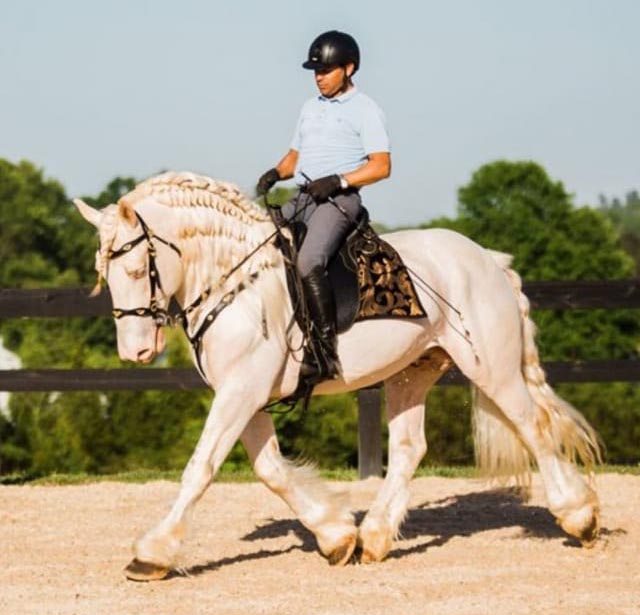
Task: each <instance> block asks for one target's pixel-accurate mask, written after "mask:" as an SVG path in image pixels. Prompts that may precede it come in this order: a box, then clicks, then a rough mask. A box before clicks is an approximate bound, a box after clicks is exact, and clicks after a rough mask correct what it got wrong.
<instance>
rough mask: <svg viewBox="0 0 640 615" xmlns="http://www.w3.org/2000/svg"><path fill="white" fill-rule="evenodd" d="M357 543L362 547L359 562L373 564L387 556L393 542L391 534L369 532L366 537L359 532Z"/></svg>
mask: <svg viewBox="0 0 640 615" xmlns="http://www.w3.org/2000/svg"><path fill="white" fill-rule="evenodd" d="M358 543H359V545H360V548H361V549H362V553H361V554H360V563H361V564H375V563H377V562H381V561H383V560H384V558H385V557H387V555H388V553H389V551H391V546H392V544H393V542H392V540H391V536H390V535H389V534H388V533H385V532H381V531H378V532H369V533H368V534H367V535H366V537H365V536H363V535H362V534H360V536H359V538H358Z"/></svg>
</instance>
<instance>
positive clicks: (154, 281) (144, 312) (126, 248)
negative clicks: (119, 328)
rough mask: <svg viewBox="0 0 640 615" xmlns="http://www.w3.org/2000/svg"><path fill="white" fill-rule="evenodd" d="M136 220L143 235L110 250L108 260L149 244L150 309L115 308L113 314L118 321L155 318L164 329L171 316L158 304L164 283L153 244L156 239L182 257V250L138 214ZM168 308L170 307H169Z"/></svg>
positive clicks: (156, 322) (157, 323) (158, 325)
mask: <svg viewBox="0 0 640 615" xmlns="http://www.w3.org/2000/svg"><path fill="white" fill-rule="evenodd" d="M135 214H136V218H138V222H140V226H141V227H142V233H141V234H140V235H139V236H138V237H136V238H135V239H132V240H131V241H129V242H127V243H125V244H124V245H123V246H122V247H121V248H119V249H117V250H109V252H108V253H107V259H108V260H114V259H116V258H120V257H121V256H124V255H125V254H128V253H129V252H131V250H133V248H135V247H136V246H137V245H138V244H139V243H142V242H143V241H146V242H147V255H148V259H149V261H148V272H149V287H150V290H151V292H150V295H151V296H150V298H149V305H148V307H137V308H131V309H128V310H125V309H122V308H117V307H114V308H113V310H112V311H111V313H112V314H113V317H114V318H116V319H118V318H122V317H123V316H138V317H141V318H145V317H147V316H148V317H150V318H153V320H154V322H155V324H156V326H157V327H162V326H163V325H166V324H169V323H170V322H171V316H170V315H169V312H168V311H167V309H166V308H164V307H160V305H159V304H158V298H157V296H156V295H157V292H158V290H163V289H162V283H161V282H160V272H159V271H158V266H157V265H156V247H155V245H154V243H153V240H154V239H157V240H158V241H160V242H162V243H163V244H164V245H166V246H168V247H170V248H171V249H172V250H173V251H174V252H175V253H176V254H177V255H178V256H182V253H181V252H180V249H179V248H178V247H177V246H176V245H175V244H173V243H171V242H170V241H167V240H165V239H162V237H158V236H157V235H154V234H153V231H152V230H151V229H150V228H149V227H148V226H147V224H146V222H145V221H144V220H143V219H142V217H141V216H140V214H139V213H138V212H135ZM167 307H168V306H167Z"/></svg>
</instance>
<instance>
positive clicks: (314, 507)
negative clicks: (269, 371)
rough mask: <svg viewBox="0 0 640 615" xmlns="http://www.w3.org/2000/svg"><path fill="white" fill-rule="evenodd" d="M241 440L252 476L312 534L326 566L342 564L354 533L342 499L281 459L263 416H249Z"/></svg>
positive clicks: (314, 476)
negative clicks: (250, 465) (254, 474)
mask: <svg viewBox="0 0 640 615" xmlns="http://www.w3.org/2000/svg"><path fill="white" fill-rule="evenodd" d="M241 439H242V444H243V445H244V447H245V449H246V450H247V454H248V455H249V458H250V459H251V463H252V464H253V468H254V470H255V473H256V474H257V475H258V477H259V478H260V479H261V480H262V481H263V482H264V483H265V485H266V486H267V487H269V489H271V491H273V492H274V493H276V494H277V495H279V496H280V497H281V498H282V499H283V500H284V501H285V502H286V503H287V504H288V505H289V507H290V508H291V510H292V511H293V512H294V513H295V514H296V516H297V517H298V518H299V519H300V521H301V522H302V524H303V525H304V526H305V527H306V528H307V529H309V530H311V531H312V532H313V534H314V535H315V537H316V540H317V541H318V547H319V548H320V551H321V552H322V553H323V554H324V555H325V557H326V558H327V560H329V563H330V564H331V565H333V566H342V565H344V564H346V563H347V562H348V561H349V559H350V558H351V555H352V554H353V551H354V549H355V546H356V538H357V529H356V526H355V523H354V519H353V515H352V514H351V511H350V510H349V508H348V506H347V503H346V501H343V500H344V499H345V498H342V497H340V496H339V494H336V493H332V492H331V491H330V490H329V489H328V488H327V487H326V485H325V484H324V483H323V482H322V481H321V480H320V478H319V477H318V476H317V473H316V472H315V471H314V470H313V468H311V467H309V466H308V465H306V466H304V465H303V466H296V465H295V464H293V463H291V462H290V461H288V460H287V459H285V458H284V457H283V456H282V454H281V453H280V447H279V446H278V439H277V437H276V433H275V430H274V427H273V420H272V418H271V415H269V414H267V413H266V412H258V413H257V414H255V415H254V416H253V418H252V419H251V420H250V421H249V424H248V425H247V427H246V429H245V430H244V432H243V434H242V437H241Z"/></svg>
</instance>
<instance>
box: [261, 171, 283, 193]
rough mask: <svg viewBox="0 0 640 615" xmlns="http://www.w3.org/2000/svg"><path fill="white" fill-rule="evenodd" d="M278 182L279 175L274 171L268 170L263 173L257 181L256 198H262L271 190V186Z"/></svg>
mask: <svg viewBox="0 0 640 615" xmlns="http://www.w3.org/2000/svg"><path fill="white" fill-rule="evenodd" d="M279 181H280V175H279V173H278V171H277V170H276V169H269V170H268V171H267V172H266V173H263V174H262V176H261V177H260V179H259V180H258V185H257V186H256V193H257V194H258V196H264V195H265V194H267V192H269V190H271V188H273V185H274V184H275V183H276V182H279Z"/></svg>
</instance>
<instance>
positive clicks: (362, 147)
mask: <svg viewBox="0 0 640 615" xmlns="http://www.w3.org/2000/svg"><path fill="white" fill-rule="evenodd" d="M385 123H386V122H385V117H384V113H383V112H382V110H381V109H380V107H378V105H377V104H376V103H375V102H374V101H373V100H372V99H371V98H369V97H368V96H367V95H366V94H363V93H362V92H360V91H359V90H358V89H357V88H355V87H354V88H352V89H350V90H349V91H348V92H345V93H344V94H342V95H340V96H336V97H334V98H325V97H324V96H315V97H314V98H311V99H310V100H308V101H307V102H306V103H305V104H304V105H303V106H302V110H301V111H300V117H299V118H298V124H297V125H296V130H295V133H294V135H293V140H292V141H291V149H294V150H296V151H297V152H298V164H297V166H296V172H295V176H294V177H295V182H296V183H297V184H298V185H299V186H302V185H303V184H305V183H306V182H307V180H306V179H305V178H304V176H303V175H302V173H303V172H304V173H305V174H306V175H308V176H309V177H310V178H311V179H318V178H319V177H324V176H325V175H333V174H334V173H338V174H341V173H348V172H349V171H353V170H354V169H357V168H358V167H361V166H362V165H363V164H364V163H365V162H366V160H367V156H368V155H369V154H373V153H376V152H388V151H390V148H389V136H388V134H387V129H386V125H385Z"/></svg>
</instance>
